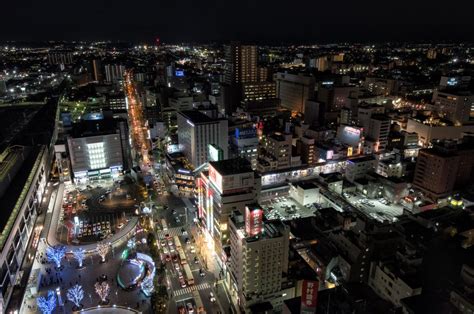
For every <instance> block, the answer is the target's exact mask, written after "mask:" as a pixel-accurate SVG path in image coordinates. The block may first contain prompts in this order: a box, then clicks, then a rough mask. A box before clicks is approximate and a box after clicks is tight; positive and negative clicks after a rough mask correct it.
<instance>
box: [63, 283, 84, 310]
mask: <svg viewBox="0 0 474 314" xmlns="http://www.w3.org/2000/svg"><path fill="white" fill-rule="evenodd" d="M66 296H67V299H68V300H69V301H71V302H72V303H74V304H75V305H76V307H78V308H80V307H81V301H82V299H84V290H82V287H81V286H80V285H74V286H72V288H69V289H68V291H67V295H66Z"/></svg>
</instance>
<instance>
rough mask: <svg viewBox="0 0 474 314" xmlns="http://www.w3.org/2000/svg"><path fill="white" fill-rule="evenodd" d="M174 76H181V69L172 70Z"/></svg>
mask: <svg viewBox="0 0 474 314" xmlns="http://www.w3.org/2000/svg"><path fill="white" fill-rule="evenodd" d="M174 76H176V77H183V76H184V71H183V70H176V71H174Z"/></svg>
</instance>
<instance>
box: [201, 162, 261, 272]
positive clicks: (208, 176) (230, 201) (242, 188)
mask: <svg viewBox="0 0 474 314" xmlns="http://www.w3.org/2000/svg"><path fill="white" fill-rule="evenodd" d="M197 188H198V213H199V218H200V219H201V222H202V224H203V226H204V229H206V230H207V232H208V233H209V235H210V236H211V238H212V241H213V242H214V247H215V249H216V252H217V254H218V255H217V256H218V261H219V263H222V261H223V260H225V257H224V256H223V248H224V247H226V246H228V245H229V228H228V224H227V223H228V218H229V215H230V214H231V213H232V211H234V210H237V211H240V212H244V209H245V205H247V204H251V203H255V202H256V201H257V198H258V196H259V194H260V190H261V178H260V176H258V175H257V174H256V173H255V172H254V171H253V170H252V167H251V165H250V163H249V162H248V161H247V160H246V159H243V158H234V159H226V160H220V161H211V162H209V170H208V171H203V172H201V176H200V178H198V180H197Z"/></svg>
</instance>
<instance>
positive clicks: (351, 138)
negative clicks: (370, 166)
mask: <svg viewBox="0 0 474 314" xmlns="http://www.w3.org/2000/svg"><path fill="white" fill-rule="evenodd" d="M362 131H363V129H362V128H358V127H352V126H348V125H341V126H340V127H339V130H338V132H337V133H338V134H337V138H338V139H339V140H340V141H341V142H342V143H343V144H346V145H350V146H352V147H357V145H359V143H360V141H361V139H362Z"/></svg>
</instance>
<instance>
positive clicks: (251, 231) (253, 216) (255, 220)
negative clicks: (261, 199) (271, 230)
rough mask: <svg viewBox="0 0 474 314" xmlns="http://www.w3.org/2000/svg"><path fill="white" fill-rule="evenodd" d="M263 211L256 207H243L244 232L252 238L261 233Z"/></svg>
mask: <svg viewBox="0 0 474 314" xmlns="http://www.w3.org/2000/svg"><path fill="white" fill-rule="evenodd" d="M262 220H263V209H262V208H260V207H258V206H245V232H246V233H247V235H248V236H250V237H253V236H256V235H259V234H260V233H262V227H263V223H262Z"/></svg>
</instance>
